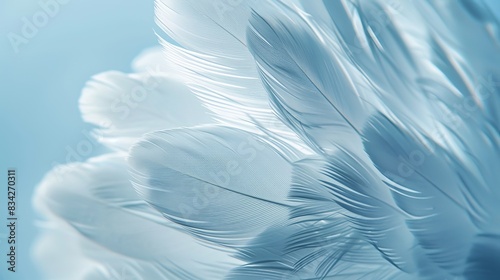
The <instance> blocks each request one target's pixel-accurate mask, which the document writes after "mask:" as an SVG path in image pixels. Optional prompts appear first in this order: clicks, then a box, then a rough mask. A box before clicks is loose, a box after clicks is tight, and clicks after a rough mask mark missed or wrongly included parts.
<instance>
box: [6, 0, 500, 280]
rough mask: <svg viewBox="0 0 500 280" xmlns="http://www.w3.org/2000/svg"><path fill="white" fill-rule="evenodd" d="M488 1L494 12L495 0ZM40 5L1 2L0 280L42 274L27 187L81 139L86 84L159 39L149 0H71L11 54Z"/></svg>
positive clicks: (499, 6) (31, 0)
mask: <svg viewBox="0 0 500 280" xmlns="http://www.w3.org/2000/svg"><path fill="white" fill-rule="evenodd" d="M42 1H48V0H42ZM488 2H489V4H490V5H491V7H493V8H494V10H495V11H497V12H499V11H500V1H496V0H489V1H488ZM40 10H41V7H40V6H39V4H38V1H37V0H0V202H1V204H0V238H1V237H2V236H1V234H2V233H5V232H6V231H5V226H4V221H5V217H4V216H5V214H6V209H5V207H4V206H5V196H6V190H5V188H4V186H5V185H6V170H7V168H9V167H15V168H17V174H18V180H19V181H18V182H19V193H18V199H19V201H18V204H19V209H18V217H19V218H20V219H21V221H20V225H19V227H18V230H19V231H18V242H19V245H18V272H17V273H16V274H15V277H13V276H12V274H11V273H9V274H7V273H6V264H5V260H6V256H5V249H6V246H5V240H0V278H1V279H33V280H36V279H41V277H40V276H39V273H38V271H37V270H36V268H35V266H34V264H33V263H32V261H31V257H30V248H31V245H32V244H33V241H34V238H35V236H36V234H37V230H36V227H35V225H34V221H35V217H36V216H35V213H33V210H32V208H31V198H32V192H33V191H32V190H33V188H34V187H35V186H36V184H37V183H38V182H39V181H40V180H41V178H42V177H43V175H44V174H45V173H46V172H47V171H48V170H49V169H50V168H51V167H52V165H53V163H54V162H59V163H65V161H66V156H67V154H68V151H67V149H68V148H69V149H75V148H76V145H77V144H78V143H79V142H80V141H82V140H85V139H86V137H85V136H84V134H82V131H89V129H90V126H88V125H85V124H84V123H83V122H82V120H81V118H80V113H79V111H78V98H79V95H80V91H81V89H82V87H83V86H84V84H85V82H86V81H87V80H88V79H89V77H90V76H92V75H94V74H97V73H99V72H102V71H106V70H112V69H114V70H120V71H125V72H127V71H130V62H131V61H132V59H133V58H134V57H135V56H136V55H137V54H138V53H140V52H141V50H143V49H144V48H147V47H151V46H155V45H156V44H157V41H156V37H155V35H154V32H153V28H154V22H153V20H154V18H153V0H143V1H140V0H128V1H119V0H106V1H98V0H70V1H69V3H68V4H66V5H64V6H61V7H60V11H59V12H58V13H57V15H55V16H54V17H53V18H50V20H49V22H48V24H47V25H46V26H45V27H43V28H41V29H40V30H39V31H38V32H37V34H36V35H35V36H34V37H33V38H32V39H29V42H28V43H27V44H23V45H20V47H19V53H17V54H16V53H15V52H14V50H13V48H12V46H11V44H10V42H9V39H8V37H7V34H9V33H10V32H15V33H17V34H20V32H21V28H22V25H23V23H22V18H23V17H27V18H31V17H32V16H33V15H34V14H35V13H36V12H38V11H40ZM94 147H95V149H94V151H93V152H94V153H99V148H98V146H97V145H94Z"/></svg>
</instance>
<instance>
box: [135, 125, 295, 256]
mask: <svg viewBox="0 0 500 280" xmlns="http://www.w3.org/2000/svg"><path fill="white" fill-rule="evenodd" d="M296 157H297V156H296V155H294V154H293V153H290V152H289V151H288V150H287V149H286V147H283V146H282V145H281V144H280V145H278V146H276V145H275V144H274V143H269V142H267V141H265V140H263V139H262V138H261V137H259V136H257V135H255V134H251V133H248V132H244V131H241V130H238V129H234V128H229V127H219V126H202V127H195V128H189V129H174V130H165V131H158V132H155V133H151V134H148V135H146V136H145V137H144V139H142V140H141V141H139V142H138V144H136V145H135V146H134V147H133V148H132V150H131V152H130V158H129V165H130V171H131V175H132V182H133V185H134V188H135V189H136V191H137V193H138V194H139V195H140V196H141V197H142V198H143V199H144V200H145V201H147V202H148V203H150V204H151V205H152V206H153V207H154V208H156V209H157V210H158V211H160V212H161V213H162V214H163V215H165V216H166V217H167V218H169V219H170V220H172V221H175V222H176V223H178V224H180V225H183V226H184V227H185V229H186V231H188V232H190V233H191V234H193V235H195V236H197V237H198V238H201V239H203V240H207V241H210V242H211V243H212V244H216V245H223V246H226V247H230V248H245V247H246V246H247V244H249V243H250V242H251V241H252V239H253V238H254V237H255V236H257V235H259V234H260V233H261V232H263V231H265V230H266V229H267V228H268V227H269V226H272V225H279V224H282V223H284V222H286V220H287V218H288V211H289V207H290V206H291V204H290V203H289V202H288V201H287V196H288V191H289V188H290V180H291V177H292V165H291V160H292V159H294V158H296ZM195 167H196V168H195Z"/></svg>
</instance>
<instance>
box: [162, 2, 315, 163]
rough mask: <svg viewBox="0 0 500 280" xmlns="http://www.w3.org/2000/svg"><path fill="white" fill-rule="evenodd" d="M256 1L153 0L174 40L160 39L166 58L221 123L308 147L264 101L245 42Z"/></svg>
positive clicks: (299, 146) (267, 102) (252, 60)
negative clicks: (172, 41)
mask: <svg viewBox="0 0 500 280" xmlns="http://www.w3.org/2000/svg"><path fill="white" fill-rule="evenodd" d="M259 4H260V2H259V1H216V2H213V1H206V0H203V1H191V0H189V1H175V0H161V1H157V9H156V17H157V22H158V25H159V26H160V27H161V28H162V29H163V31H164V32H165V33H166V34H167V35H168V36H169V37H171V38H173V39H174V40H175V41H176V42H177V43H178V45H175V44H173V43H170V42H168V41H167V40H161V42H162V44H163V46H164V48H165V55H166V57H167V60H168V61H169V63H171V64H172V65H176V66H177V68H176V71H177V73H179V76H180V77H181V78H182V79H183V81H184V82H185V83H186V84H187V85H188V86H189V87H190V88H191V89H192V90H193V92H194V93H195V94H196V95H197V96H198V97H199V98H200V100H202V102H203V104H204V106H206V107H207V108H208V109H209V110H210V111H211V112H212V113H213V117H214V118H215V119H216V120H217V121H219V122H220V123H222V124H225V125H229V126H233V127H237V128H239V129H243V130H247V131H250V132H253V133H258V134H260V135H266V134H273V135H274V136H275V137H279V138H280V139H282V140H284V141H286V142H288V144H290V145H292V146H294V147H295V148H297V149H299V150H301V151H302V152H304V153H309V154H310V153H311V150H310V149H309V148H308V147H307V146H306V145H304V143H303V142H302V141H300V139H298V137H297V135H296V134H295V133H294V132H293V131H291V130H290V129H289V128H288V127H287V126H286V125H284V124H283V123H282V122H281V121H280V120H279V119H278V118H277V117H276V115H275V114H274V112H273V111H272V109H271V108H270V106H269V101H268V98H267V92H266V91H265V89H264V88H263V86H262V84H261V81H260V80H259V76H258V72H257V69H256V66H255V62H254V59H253V57H252V55H251V54H250V52H249V50H248V48H247V45H246V36H245V34H246V27H247V21H248V19H249V17H250V13H251V7H252V6H254V5H259Z"/></svg>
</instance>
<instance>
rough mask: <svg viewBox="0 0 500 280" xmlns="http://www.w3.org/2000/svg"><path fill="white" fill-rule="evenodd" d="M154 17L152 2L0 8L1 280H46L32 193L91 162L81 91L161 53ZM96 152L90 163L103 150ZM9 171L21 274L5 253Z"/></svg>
mask: <svg viewBox="0 0 500 280" xmlns="http://www.w3.org/2000/svg"><path fill="white" fill-rule="evenodd" d="M49 2H52V3H57V4H56V5H55V6H54V5H53V6H52V7H51V6H50V5H49V4H48V3H49ZM44 3H45V4H44ZM55 7H58V8H55ZM153 10H154V2H153V0H147V1H144V0H142V1H139V0H129V1H119V0H105V1H97V0H85V1H83V0H64V1H63V0H60V1H58V2H53V1H50V0H41V1H40V0H22V1H19V0H0V85H1V87H0V279H5V280H7V279H8V280H10V279H23V280H26V279H30V280H37V279H43V278H42V277H41V275H40V273H39V271H38V269H37V267H36V266H35V265H34V263H33V261H32V259H31V247H32V244H33V242H34V240H35V238H36V236H37V228H36V226H35V222H36V217H37V216H36V213H34V211H33V209H32V207H31V200H32V194H33V189H34V187H35V186H36V185H37V183H38V182H39V181H40V180H41V179H42V178H43V176H44V174H45V173H46V172H47V171H49V170H50V169H51V168H52V167H53V166H54V165H56V164H64V163H66V162H67V161H68V160H69V161H75V160H83V159H84V158H83V155H81V156H82V158H78V157H80V155H78V156H75V154H74V153H72V151H75V150H77V149H78V145H79V144H80V143H81V142H82V141H88V134H89V132H90V131H91V129H92V127H91V126H89V125H86V124H84V123H83V121H82V119H81V117H80V112H79V110H78V98H79V96H80V92H81V89H82V88H83V86H84V84H85V82H86V81H87V80H88V79H89V78H90V77H91V76H92V75H94V74H97V73H99V72H102V71H107V70H119V71H123V72H130V71H131V69H130V64H131V62H132V60H133V59H134V57H136V56H137V55H138V54H139V53H140V52H141V51H142V50H143V49H145V48H149V47H152V46H155V45H157V39H156V35H155V34H154V31H153V28H154V12H153ZM43 14H45V15H48V17H44V15H43ZM26 21H29V22H30V23H31V24H33V26H34V27H35V28H31V29H30V28H29V27H26V26H29V24H28V23H26ZM33 26H31V27H33ZM23 32H24V33H23ZM14 34H15V35H14ZM16 35H17V36H16ZM26 35H28V36H26ZM92 148H93V149H92V151H91V152H90V153H89V154H88V155H87V154H85V156H86V157H88V156H91V155H92V154H99V153H100V149H102V148H101V147H100V146H99V145H97V144H96V143H95V142H93V143H92ZM8 168H16V169H17V177H18V193H17V199H18V203H17V204H18V209H17V216H18V219H19V221H18V225H17V231H18V232H17V240H18V244H17V250H18V251H17V258H18V259H17V272H16V273H10V272H8V271H7V264H6V258H7V257H6V253H5V252H6V250H7V245H8V244H7V242H6V238H5V237H6V232H7V230H6V229H7V228H6V225H4V223H5V222H6V218H5V216H6V214H7V213H6V212H7V208H6V206H5V205H6V196H7V187H6V183H7V175H6V174H7V169H8Z"/></svg>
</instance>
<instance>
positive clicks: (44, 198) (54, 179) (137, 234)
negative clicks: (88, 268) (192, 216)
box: [35, 154, 241, 279]
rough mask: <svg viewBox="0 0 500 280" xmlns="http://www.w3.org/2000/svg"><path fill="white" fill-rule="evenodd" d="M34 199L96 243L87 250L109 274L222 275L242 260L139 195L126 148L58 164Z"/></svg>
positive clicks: (115, 276) (44, 210) (150, 276)
mask: <svg viewBox="0 0 500 280" xmlns="http://www.w3.org/2000/svg"><path fill="white" fill-rule="evenodd" d="M35 203H36V206H37V208H38V209H39V210H40V212H41V213H45V215H46V216H47V217H49V219H50V220H55V221H57V222H60V223H64V224H65V225H66V226H69V227H71V228H72V230H73V232H74V233H75V234H77V235H79V236H80V238H84V239H85V240H86V241H88V242H90V244H92V245H91V246H93V247H88V246H85V249H84V250H83V252H84V253H85V254H86V256H87V258H90V260H93V261H95V262H98V263H101V272H100V273H101V274H103V275H106V277H107V278H108V279H121V277H122V276H123V275H121V274H123V273H124V272H122V270H124V269H126V270H127V273H131V274H133V275H136V277H139V278H138V279H220V278H222V277H224V275H225V274H226V273H227V272H228V270H229V269H231V268H232V267H235V266H237V265H238V264H240V263H241V262H239V261H237V260H236V259H234V258H233V257H231V256H230V255H229V253H228V252H224V251H222V250H215V249H212V248H209V247H207V246H205V245H202V244H199V242H198V241H196V240H195V239H193V238H192V237H190V236H189V235H186V234H185V233H183V232H182V231H181V230H179V226H178V225H176V224H174V223H172V222H170V221H168V220H166V219H165V218H163V217H162V216H161V215H160V214H159V213H158V212H156V211H155V210H154V209H152V208H151V207H150V206H149V205H147V204H146V203H145V202H144V201H143V200H141V199H140V198H139V197H138V196H137V194H136V193H135V191H134V189H133V188H132V186H131V184H130V182H129V180H128V174H127V168H126V162H125V158H124V155H123V154H111V155H104V156H100V157H97V158H93V159H90V160H89V161H88V162H85V163H75V164H70V165H68V166H64V167H61V168H59V169H56V170H55V171H53V172H52V173H49V174H48V175H47V176H46V178H45V179H44V180H43V182H42V183H41V185H40V187H39V188H38V190H37V200H36V201H35ZM212 262H213V263H212ZM96 273H97V272H96Z"/></svg>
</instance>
